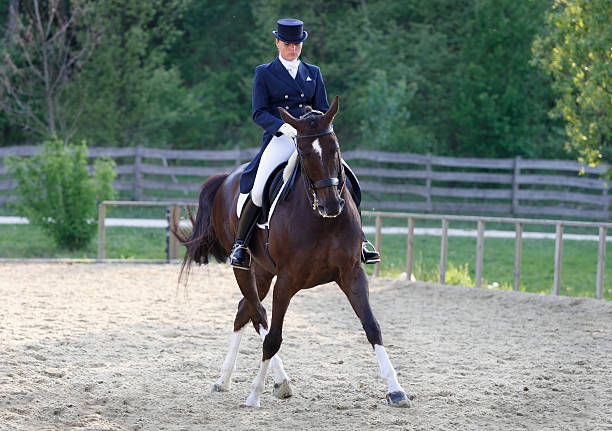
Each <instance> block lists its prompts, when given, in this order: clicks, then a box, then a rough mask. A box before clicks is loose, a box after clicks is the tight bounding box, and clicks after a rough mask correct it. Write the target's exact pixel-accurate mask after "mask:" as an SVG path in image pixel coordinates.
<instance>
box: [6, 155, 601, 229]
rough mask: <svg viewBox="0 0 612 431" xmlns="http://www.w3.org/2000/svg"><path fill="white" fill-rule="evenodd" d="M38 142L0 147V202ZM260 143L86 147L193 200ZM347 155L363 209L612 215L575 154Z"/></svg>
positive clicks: (138, 195) (134, 185)
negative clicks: (12, 167) (16, 162)
mask: <svg viewBox="0 0 612 431" xmlns="http://www.w3.org/2000/svg"><path fill="white" fill-rule="evenodd" d="M37 151H39V148H38V147H35V146H16V147H0V203H4V202H6V201H9V200H10V199H12V198H13V196H12V194H11V189H12V187H13V183H12V181H11V179H10V178H9V177H8V175H7V174H8V169H7V167H6V166H5V165H4V164H2V162H1V161H2V159H3V158H4V157H5V156H7V155H10V154H13V155H18V156H31V155H33V154H35V153H36V152H37ZM257 151H258V149H257V148H250V149H238V148H235V149H232V150H218V151H206V150H205V151H196V150H163V149H156V148H146V147H142V146H136V147H128V148H90V150H89V153H90V156H91V157H98V156H102V155H106V156H110V157H112V158H114V159H115V160H116V162H117V171H118V178H117V180H116V182H115V188H116V189H117V190H119V191H121V192H122V197H123V198H125V199H135V200H158V201H165V200H171V201H174V202H176V201H178V202H181V201H190V202H191V201H193V200H194V197H195V196H196V195H197V192H198V190H199V187H200V184H201V182H202V180H203V179H204V178H206V177H208V176H210V175H213V174H216V173H218V172H224V171H225V172H227V171H231V170H232V169H234V168H235V167H237V166H238V165H240V164H241V163H243V162H246V161H248V160H250V159H251V158H252V157H253V156H254V155H255V154H256V153H257ZM343 157H344V159H345V160H346V161H347V162H348V163H349V164H350V165H351V167H353V169H354V171H355V172H356V174H357V176H358V177H359V179H360V183H361V188H362V191H363V204H362V208H363V209H364V210H366V209H371V210H391V211H418V212H433V213H447V214H448V213H463V214H465V213H469V214H503V215H515V216H526V215H538V216H544V215H554V216H560V217H569V218H582V219H597V220H610V219H611V218H612V208H611V205H610V202H611V199H612V196H611V195H610V193H609V190H610V184H609V182H606V180H604V179H602V174H603V173H604V172H605V171H606V169H607V168H608V166H607V165H600V166H598V167H596V168H592V167H588V166H587V167H585V166H582V165H581V164H579V163H578V162H574V161H566V160H545V159H538V160H536V159H523V158H521V157H516V158H513V159H484V158H482V159H481V158H459V157H439V156H432V155H419V154H409V153H390V152H381V151H364V150H353V151H345V152H343Z"/></svg>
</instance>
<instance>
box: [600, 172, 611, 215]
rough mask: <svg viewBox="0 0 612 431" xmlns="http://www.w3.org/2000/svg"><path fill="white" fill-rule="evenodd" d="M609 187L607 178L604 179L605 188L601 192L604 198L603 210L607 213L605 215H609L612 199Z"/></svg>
mask: <svg viewBox="0 0 612 431" xmlns="http://www.w3.org/2000/svg"><path fill="white" fill-rule="evenodd" d="M608 181H609V180H608ZM608 187H609V185H608V184H607V183H606V181H605V180H603V190H602V192H601V199H602V210H603V213H604V214H605V216H604V217H606V216H609V213H608V212H609V211H610V199H609V198H608Z"/></svg>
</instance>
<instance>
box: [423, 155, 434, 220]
mask: <svg viewBox="0 0 612 431" xmlns="http://www.w3.org/2000/svg"><path fill="white" fill-rule="evenodd" d="M425 168H426V175H427V179H426V180H425V188H426V189H427V196H425V198H426V200H427V201H426V202H427V208H428V210H429V211H433V204H432V203H431V154H430V153H427V165H426V166H425Z"/></svg>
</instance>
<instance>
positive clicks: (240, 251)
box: [230, 196, 261, 270]
mask: <svg viewBox="0 0 612 431" xmlns="http://www.w3.org/2000/svg"><path fill="white" fill-rule="evenodd" d="M259 210H261V208H260V207H258V206H257V205H255V204H254V203H253V201H252V200H251V197H250V196H249V198H248V199H247V202H246V204H244V207H242V213H241V214H240V219H239V220H238V226H236V235H235V238H236V240H235V241H236V242H235V243H234V246H233V247H232V252H231V253H230V265H231V266H233V267H234V268H238V269H247V270H248V269H249V268H250V267H251V254H250V252H249V240H250V239H251V235H250V234H251V230H252V228H253V226H254V224H255V222H256V221H257V218H258V216H259Z"/></svg>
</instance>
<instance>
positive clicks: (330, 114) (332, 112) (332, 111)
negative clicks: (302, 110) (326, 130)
mask: <svg viewBox="0 0 612 431" xmlns="http://www.w3.org/2000/svg"><path fill="white" fill-rule="evenodd" d="M337 113H338V96H336V97H334V100H332V103H331V106H330V107H329V109H328V110H327V112H326V113H325V119H326V120H327V123H331V122H332V121H334V117H335V116H336V114H337Z"/></svg>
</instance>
